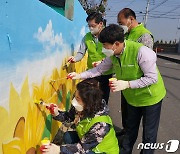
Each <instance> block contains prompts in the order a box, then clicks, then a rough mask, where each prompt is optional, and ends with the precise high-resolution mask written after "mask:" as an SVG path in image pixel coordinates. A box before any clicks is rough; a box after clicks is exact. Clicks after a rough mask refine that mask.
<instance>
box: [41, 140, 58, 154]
mask: <svg viewBox="0 0 180 154" xmlns="http://www.w3.org/2000/svg"><path fill="white" fill-rule="evenodd" d="M41 151H42V154H60V152H61V150H60V146H57V145H55V144H52V143H51V144H49V145H45V146H44V148H43V149H41Z"/></svg>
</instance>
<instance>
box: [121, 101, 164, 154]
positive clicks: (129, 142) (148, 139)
mask: <svg viewBox="0 0 180 154" xmlns="http://www.w3.org/2000/svg"><path fill="white" fill-rule="evenodd" d="M161 104H162V100H161V101H160V102H159V103H157V104H155V105H152V106H145V107H134V106H131V105H129V104H127V111H128V117H127V121H126V125H127V127H126V128H127V129H126V133H125V136H124V140H123V142H122V147H121V154H131V153H132V149H133V146H134V143H135V142H136V139H137V136H138V131H139V125H140V121H141V118H143V119H142V122H143V137H142V143H144V144H145V143H156V139H157V132H158V127H159V120H160V112H161ZM153 153H154V150H151V149H149V150H144V149H143V150H142V151H141V154H153Z"/></svg>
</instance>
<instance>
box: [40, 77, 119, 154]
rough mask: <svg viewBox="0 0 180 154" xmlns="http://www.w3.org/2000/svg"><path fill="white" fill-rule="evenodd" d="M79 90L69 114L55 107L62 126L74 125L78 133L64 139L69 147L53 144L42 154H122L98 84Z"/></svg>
mask: <svg viewBox="0 0 180 154" xmlns="http://www.w3.org/2000/svg"><path fill="white" fill-rule="evenodd" d="M76 88H77V90H76V92H75V97H74V98H73V100H72V107H71V109H70V111H69V112H62V111H59V110H58V107H55V108H54V115H53V118H54V119H55V120H59V121H61V122H64V121H74V123H75V125H76V131H74V132H71V133H69V134H68V137H67V136H66V137H65V139H66V141H65V143H67V144H64V145H60V146H58V145H55V144H50V145H48V146H46V147H45V149H43V154H59V153H61V154H91V153H106V154H119V146H118V140H117V138H116V136H115V131H114V128H113V124H112V120H111V118H110V116H109V115H108V108H107V106H106V105H105V104H106V103H104V102H103V100H102V92H101V91H100V89H99V87H98V82H97V81H96V80H94V79H86V80H83V81H82V82H80V83H78V84H77V87H76ZM66 135H67V134H66ZM68 143H69V144H68Z"/></svg>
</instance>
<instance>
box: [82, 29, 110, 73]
mask: <svg viewBox="0 0 180 154" xmlns="http://www.w3.org/2000/svg"><path fill="white" fill-rule="evenodd" d="M85 44H86V46H87V52H88V59H87V67H88V69H91V68H93V65H92V63H93V62H97V61H101V60H102V59H104V58H105V57H106V55H105V54H103V53H102V43H100V42H99V41H98V42H97V43H96V42H95V40H94V38H93V36H92V34H91V33H90V32H89V33H87V34H86V35H85ZM112 72H113V71H112V69H110V70H108V71H106V72H105V73H104V74H103V75H108V74H112Z"/></svg>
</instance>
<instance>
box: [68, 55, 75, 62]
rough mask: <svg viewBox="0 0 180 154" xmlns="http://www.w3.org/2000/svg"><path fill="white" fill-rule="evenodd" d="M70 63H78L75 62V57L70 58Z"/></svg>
mask: <svg viewBox="0 0 180 154" xmlns="http://www.w3.org/2000/svg"><path fill="white" fill-rule="evenodd" d="M68 62H69V63H75V62H76V61H75V58H74V56H71V57H69V58H68Z"/></svg>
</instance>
